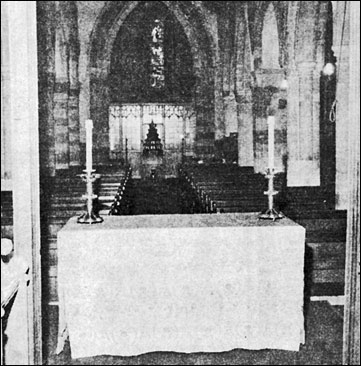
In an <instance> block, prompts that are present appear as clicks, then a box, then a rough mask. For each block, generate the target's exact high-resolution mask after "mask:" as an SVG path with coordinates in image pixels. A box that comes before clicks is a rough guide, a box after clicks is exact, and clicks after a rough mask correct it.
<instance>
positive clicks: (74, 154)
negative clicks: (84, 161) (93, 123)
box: [68, 50, 80, 166]
mask: <svg viewBox="0 0 361 366" xmlns="http://www.w3.org/2000/svg"><path fill="white" fill-rule="evenodd" d="M78 57H79V56H78V55H77V52H74V51H73V50H72V51H71V52H70V62H69V75H70V77H69V81H70V88H69V99H68V126H69V164H70V166H78V165H80V133H79V78H78Z"/></svg>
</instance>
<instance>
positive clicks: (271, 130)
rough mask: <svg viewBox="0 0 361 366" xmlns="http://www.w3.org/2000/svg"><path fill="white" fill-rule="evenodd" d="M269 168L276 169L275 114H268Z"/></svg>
mask: <svg viewBox="0 0 361 366" xmlns="http://www.w3.org/2000/svg"><path fill="white" fill-rule="evenodd" d="M267 123H268V168H269V169H270V170H272V169H274V163H275V155H274V150H275V118H274V116H268V119H267Z"/></svg>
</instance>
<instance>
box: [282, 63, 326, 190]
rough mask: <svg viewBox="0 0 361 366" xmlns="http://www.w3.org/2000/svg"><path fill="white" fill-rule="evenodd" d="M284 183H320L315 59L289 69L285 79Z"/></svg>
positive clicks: (317, 88) (292, 184) (317, 80)
mask: <svg viewBox="0 0 361 366" xmlns="http://www.w3.org/2000/svg"><path fill="white" fill-rule="evenodd" d="M288 83H289V88H288V125H287V146H288V167H287V185H288V186H289V187H294V186H319V185H320V160H319V152H320V144H319V141H320V137H319V103H320V102H319V75H318V73H317V71H316V70H315V63H314V62H304V63H301V64H299V65H298V67H297V69H291V70H290V73H289V78H288Z"/></svg>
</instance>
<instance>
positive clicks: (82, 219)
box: [77, 169, 104, 224]
mask: <svg viewBox="0 0 361 366" xmlns="http://www.w3.org/2000/svg"><path fill="white" fill-rule="evenodd" d="M94 172H95V170H93V169H87V170H84V173H85V174H80V177H81V178H82V180H83V181H84V182H86V194H85V195H83V198H84V199H86V201H87V212H85V213H83V214H82V215H81V216H79V217H78V219H77V223H78V224H99V223H101V222H103V221H104V220H103V219H102V218H101V217H100V216H99V215H98V214H96V213H95V212H94V210H93V200H94V199H95V198H97V197H98V196H97V195H96V194H94V193H93V183H94V182H95V181H96V180H97V179H99V178H100V174H95V173H94Z"/></svg>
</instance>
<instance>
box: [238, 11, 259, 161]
mask: <svg viewBox="0 0 361 366" xmlns="http://www.w3.org/2000/svg"><path fill="white" fill-rule="evenodd" d="M236 14H237V15H236V24H237V27H236V83H235V84H236V85H235V89H236V101H237V120H238V165H239V166H249V167H253V166H254V149H253V112H252V102H253V100H252V90H251V86H252V76H251V72H252V70H253V57H252V51H251V43H250V34H249V28H248V18H247V7H245V8H244V9H240V8H239V7H237V10H236Z"/></svg>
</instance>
